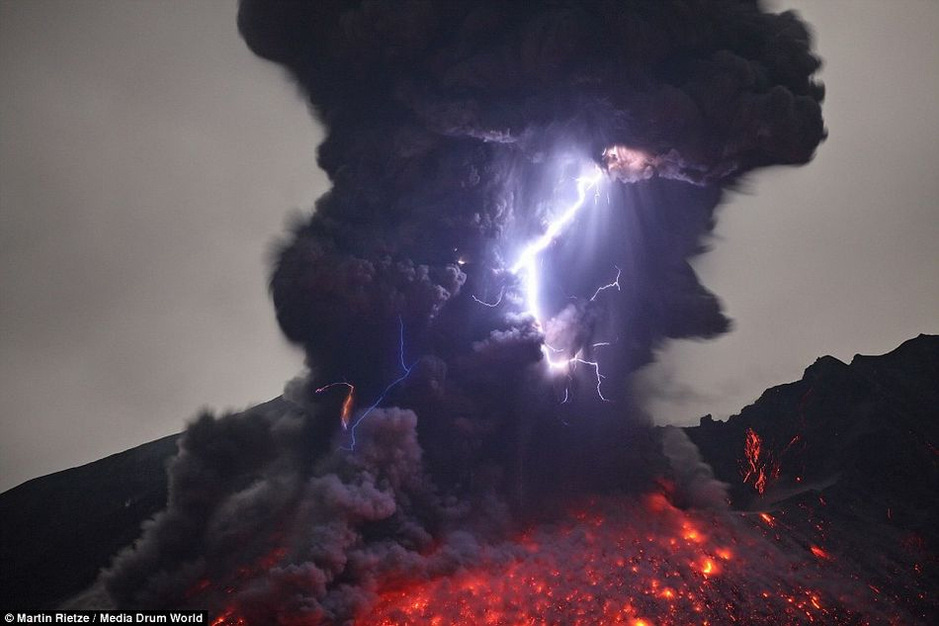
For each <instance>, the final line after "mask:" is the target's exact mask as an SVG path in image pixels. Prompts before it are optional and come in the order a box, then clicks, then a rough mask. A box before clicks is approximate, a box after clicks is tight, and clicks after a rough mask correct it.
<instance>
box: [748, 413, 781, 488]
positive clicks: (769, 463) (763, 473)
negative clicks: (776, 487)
mask: <svg viewBox="0 0 939 626" xmlns="http://www.w3.org/2000/svg"><path fill="white" fill-rule="evenodd" d="M743 454H744V459H743V463H742V467H741V470H740V474H741V475H742V476H743V482H745V483H747V484H751V485H753V488H754V489H755V490H756V492H757V493H759V494H761V495H762V494H763V492H765V491H766V488H767V487H768V486H769V484H770V482H771V481H773V480H775V479H776V478H778V477H779V463H777V462H776V461H775V460H774V459H773V457H772V455H771V453H770V452H769V451H768V450H767V449H766V448H764V446H763V440H762V439H761V438H760V436H759V435H758V434H756V431H755V430H753V429H752V428H748V429H747V433H746V439H745V440H744V444H743Z"/></svg>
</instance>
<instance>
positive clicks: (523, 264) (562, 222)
mask: <svg viewBox="0 0 939 626" xmlns="http://www.w3.org/2000/svg"><path fill="white" fill-rule="evenodd" d="M602 177H603V171H602V170H601V169H600V168H599V167H595V168H594V170H593V172H592V173H591V174H590V175H589V176H584V177H581V178H578V179H577V199H576V200H574V202H573V203H571V205H570V206H568V207H567V208H566V209H564V211H562V212H561V214H560V215H558V216H557V217H556V218H554V219H552V220H551V221H550V222H549V223H548V228H547V229H545V232H544V233H542V235H541V236H540V237H538V238H537V239H535V240H534V241H533V242H531V243H530V244H528V245H527V246H526V247H525V248H524V249H523V250H522V253H521V254H520V255H519V258H518V261H516V262H515V265H513V266H512V268H511V272H512V273H513V274H515V275H516V276H519V277H520V278H521V281H522V292H523V294H524V300H525V308H526V311H527V312H528V313H530V314H531V315H532V317H534V318H535V321H536V323H537V324H538V326H540V327H541V328H542V329H543V328H544V327H545V318H544V315H543V314H542V311H541V307H540V305H539V301H540V299H541V283H540V277H539V273H538V260H539V255H540V254H541V253H542V252H544V251H545V250H546V249H547V248H548V246H550V245H551V243H552V242H554V240H555V239H557V238H558V237H559V236H560V235H561V233H562V232H563V231H564V229H565V228H567V227H568V226H569V225H570V223H571V222H573V221H574V218H575V217H576V216H577V213H578V212H579V211H580V210H581V209H582V208H583V207H584V205H585V204H586V203H587V196H588V192H589V191H590V190H591V189H593V190H595V193H594V195H595V196H596V195H597V193H599V191H598V190H597V185H598V184H599V183H600V180H601V178H602ZM618 281H619V274H617V277H616V280H615V281H614V282H613V283H611V284H610V285H607V286H605V287H601V288H600V289H598V290H597V293H595V294H594V296H593V297H594V298H596V297H597V294H599V293H600V292H601V291H603V290H604V289H608V288H610V287H612V286H616V287H617V289H618V288H619V282H618ZM591 299H592V298H591ZM554 351H557V350H554ZM541 352H542V354H544V356H545V360H546V361H547V363H548V366H549V367H550V368H552V369H555V370H560V369H563V370H569V368H570V367H571V365H573V364H574V363H575V362H581V363H584V364H587V365H591V366H593V367H594V368H595V369H596V370H597V386H598V391H599V381H600V379H601V376H600V372H599V367H598V366H597V364H596V363H592V362H588V361H584V360H582V359H581V358H580V356H579V355H580V352H578V354H576V355H574V356H573V357H571V358H562V359H552V355H551V352H552V348H551V347H550V346H547V345H545V344H542V346H541ZM600 397H601V398H603V395H602V394H600ZM603 399H605V398H603Z"/></svg>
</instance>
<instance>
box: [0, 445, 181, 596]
mask: <svg viewBox="0 0 939 626" xmlns="http://www.w3.org/2000/svg"><path fill="white" fill-rule="evenodd" d="M178 438H179V435H170V436H168V437H163V438H162V439H157V440H156V441H151V442H150V443H145V444H143V445H140V446H137V447H136V448H131V449H130V450H125V451H124V452H120V453H118V454H114V455H111V456H109V457H106V458H104V459H101V460H99V461H95V462H93V463H89V464H87V465H82V466H81V467H75V468H72V469H68V470H64V471H61V472H56V473H55V474H49V475H48V476H42V477H40V478H34V479H33V480H30V481H27V482H25V483H23V484H21V485H19V486H18V487H14V488H13V489H10V490H9V491H7V492H5V493H3V494H0V525H2V526H0V528H2V533H0V538H2V539H0V564H2V566H0V604H2V605H3V606H6V607H17V608H19V607H23V608H44V609H49V608H52V607H53V606H55V605H56V604H57V603H58V602H59V601H60V600H63V599H65V598H66V597H68V596H69V595H71V594H74V593H76V592H78V591H80V590H82V589H84V588H85V587H87V586H88V585H89V584H90V583H91V581H92V580H94V578H95V576H97V575H98V570H99V569H101V568H102V567H104V566H105V565H107V564H108V561H109V559H110V558H111V555H113V554H114V552H116V551H117V550H119V549H120V548H121V547H123V546H125V545H127V544H128V543H130V542H132V541H133V540H134V539H136V538H137V536H138V534H139V533H140V524H141V522H143V520H145V519H148V518H149V517H151V516H153V515H154V514H155V513H156V512H157V511H159V510H160V509H162V508H163V507H165V506H166V488H167V479H166V463H167V462H168V460H169V459H170V458H171V457H172V456H173V455H174V454H175V453H176V440H177V439H178Z"/></svg>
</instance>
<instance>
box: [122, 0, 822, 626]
mask: <svg viewBox="0 0 939 626" xmlns="http://www.w3.org/2000/svg"><path fill="white" fill-rule="evenodd" d="M238 26H239V28H240V30H241V32H242V34H243V36H244V38H245V40H246V42H247V43H248V46H249V47H250V48H251V49H252V50H253V51H254V52H255V53H256V54H258V55H259V56H261V57H263V58H265V59H268V60H271V61H274V62H276V63H278V64H280V65H282V66H283V67H284V68H286V69H287V70H288V71H289V73H290V75H291V76H292V77H293V79H294V80H295V81H296V82H297V83H298V84H299V85H300V86H301V87H302V89H303V91H304V93H305V94H306V95H307V97H308V98H309V101H310V104H311V106H312V109H313V111H314V112H315V114H316V117H317V119H318V120H319V121H320V122H321V123H322V124H323V126H324V127H325V129H326V133H327V135H326V140H325V141H324V143H323V144H322V145H321V146H320V149H319V164H320V166H321V167H322V168H323V169H324V170H325V171H326V172H327V174H328V175H329V177H330V180H331V182H332V189H331V190H330V191H329V192H328V193H327V194H326V195H325V196H323V197H322V198H321V199H320V200H319V201H318V202H317V205H316V207H315V210H314V211H313V212H312V214H311V215H310V216H309V217H308V218H307V219H306V220H304V221H303V222H302V223H299V224H297V225H296V226H295V227H294V228H293V231H292V232H291V234H290V235H289V236H288V238H287V239H286V240H285V241H284V242H282V244H281V245H280V246H279V248H278V250H277V251H276V253H275V258H274V263H273V270H272V274H271V282H270V286H271V293H272V296H273V300H274V305H275V308H276V312H277V319H278V321H279V323H280V326H281V328H282V329H283V332H284V334H285V335H286V336H287V337H288V338H289V339H290V340H291V341H292V342H295V343H296V344H298V345H300V346H302V347H303V349H304V350H305V352H306V355H307V364H308V366H309V369H310V372H309V375H308V376H306V377H305V378H303V379H301V380H299V381H295V382H294V383H292V384H291V385H290V386H289V393H287V394H285V399H284V400H282V401H278V402H275V403H274V404H271V405H267V406H266V407H261V408H258V409H255V410H252V411H248V412H247V413H245V414H241V415H238V416H229V417H226V418H222V419H215V418H212V417H211V416H204V417H202V418H200V419H199V420H197V421H196V422H195V423H194V424H193V425H192V426H191V427H190V428H189V430H188V432H187V433H186V435H185V437H184V439H183V441H182V444H181V453H180V456H179V458H178V459H177V461H176V462H175V464H174V466H173V467H172V469H171V476H172V487H171V495H170V503H169V506H168V508H167V510H166V511H165V512H164V513H163V514H162V515H161V516H160V517H158V518H157V520H155V521H154V522H153V523H152V524H151V525H150V526H149V527H148V528H147V529H146V531H145V533H144V536H143V538H142V539H141V541H140V542H139V543H138V545H137V546H136V547H135V548H134V549H133V550H130V551H128V552H127V553H125V554H123V555H122V556H121V557H120V558H119V559H118V560H117V561H116V563H115V565H114V566H113V568H112V569H111V570H110V571H109V572H108V573H106V575H105V580H106V581H107V584H108V588H109V590H110V592H111V594H112V597H113V598H114V599H115V601H116V602H117V603H118V604H120V605H124V606H141V607H143V606H161V605H166V604H168V603H169V604H174V605H178V604H181V603H187V602H188V603H193V604H199V603H200V602H201V603H203V604H204V603H205V602H210V603H211V604H212V606H213V607H214V608H215V610H216V611H217V612H219V613H221V617H220V618H219V619H220V620H221V621H220V622H219V623H232V624H234V623H244V620H248V622H249V623H262V622H263V623H270V621H271V620H272V619H273V618H272V617H271V616H272V615H276V616H277V620H278V621H279V623H311V622H312V623H316V622H317V620H318V621H322V622H326V623H333V622H343V621H345V620H350V619H352V618H354V617H355V616H356V615H358V614H360V612H361V611H362V610H364V609H365V608H366V607H367V606H369V605H370V604H371V603H373V602H374V601H375V598H376V597H377V596H376V593H378V592H377V590H378V589H379V588H380V587H382V586H388V585H392V586H393V585H394V584H395V583H394V581H396V580H398V581H400V580H413V579H414V578H415V577H420V578H426V579H428V580H430V579H434V580H436V579H439V577H440V576H445V575H448V573H451V572H454V571H456V570H457V569H458V568H461V567H464V566H466V565H467V564H468V563H471V562H477V563H483V562H486V563H492V562H495V561H498V562H502V563H506V562H508V561H507V560H506V559H515V558H522V557H520V556H519V555H522V556H524V554H526V552H525V550H524V549H523V548H522V547H519V544H518V543H517V542H514V541H511V540H509V537H510V536H511V535H512V533H513V532H516V531H517V530H518V528H519V525H524V524H528V523H533V521H532V520H536V519H543V516H544V515H547V514H548V512H549V511H551V510H552V508H553V507H555V506H556V504H557V503H558V502H566V501H573V500H574V499H576V500H577V501H578V502H581V501H582V498H583V497H585V496H586V495H588V494H590V493H598V492H604V493H607V494H609V493H624V492H633V493H636V492H645V491H647V490H648V489H649V485H651V484H653V483H654V482H655V479H657V478H662V477H666V476H671V478H670V479H669V480H671V481H672V484H673V485H674V486H675V489H674V490H672V491H671V492H670V493H673V494H674V497H675V498H676V501H678V500H682V499H683V502H684V504H685V505H688V506H692V505H693V506H702V507H705V508H715V509H717V510H719V509H721V508H722V507H723V500H724V492H723V490H722V489H723V488H722V487H721V486H720V484H719V483H717V482H716V481H714V480H713V478H712V477H711V476H710V474H709V473H708V472H707V471H706V467H705V468H704V469H702V467H701V464H700V461H699V459H698V458H697V453H696V451H694V448H693V445H691V444H690V442H689V441H687V439H682V438H681V436H680V435H676V434H674V433H673V434H670V435H668V436H667V437H666V442H665V443H666V449H665V454H664V455H663V454H662V453H661V450H660V449H661V442H660V441H659V436H658V435H657V434H655V433H654V432H653V430H652V429H650V428H649V427H648V425H647V424H646V423H645V420H644V419H643V418H642V417H641V414H640V412H639V411H637V410H636V409H635V407H634V405H633V401H632V399H631V398H630V396H629V393H628V386H627V385H626V382H627V378H628V376H629V373H630V372H631V371H633V370H634V369H635V368H637V367H638V366H640V365H643V364H645V363H647V362H648V361H649V360H650V359H651V355H652V351H653V349H654V348H655V347H656V346H657V345H659V344H660V342H662V341H663V340H665V339H666V338H679V337H713V336H716V335H719V334H721V333H723V332H725V331H727V330H728V328H729V321H728V320H727V318H725V317H724V315H723V314H722V313H721V307H720V304H719V302H718V300H717V298H716V297H715V296H714V295H713V294H712V293H710V292H709V291H708V290H707V289H706V288H705V287H703V286H702V285H701V284H700V282H699V281H698V278H697V276H696V275H695V273H694V271H693V270H692V269H691V266H690V265H689V264H688V258H689V257H691V256H693V255H695V254H698V253H700V252H701V251H702V244H701V238H702V236H703V235H705V234H707V233H708V232H709V231H710V229H711V228H712V225H713V214H714V209H715V207H716V206H717V204H718V202H719V201H720V199H721V194H722V191H721V188H722V186H724V185H726V184H728V183H731V182H733V181H734V180H736V179H737V178H738V177H740V176H741V175H742V174H744V173H746V172H747V171H749V170H751V169H753V168H755V167H760V166H764V165H770V164H801V163H805V162H807V161H808V160H809V159H810V158H811V157H812V155H813V152H814V150H815V149H816V147H817V146H818V144H819V142H820V141H821V140H822V139H823V138H824V136H825V130H824V126H823V123H822V118H821V109H820V102H821V100H822V97H823V88H822V86H821V85H820V84H818V83H817V82H815V81H814V80H813V78H812V75H813V73H814V72H815V71H816V70H817V69H818V67H819V61H818V59H817V58H816V57H815V56H813V54H812V53H811V51H810V37H809V34H808V31H807V29H806V27H805V25H804V24H803V23H802V22H801V21H800V20H799V19H798V18H797V17H796V16H795V15H794V14H791V13H784V14H781V15H774V14H768V13H764V12H762V11H761V10H760V8H759V6H758V4H757V3H756V2H752V1H746V0H737V1H731V0H727V1H723V0H713V1H703V0H701V1H681V2H679V1H677V0H675V1H663V0H654V1H651V0H650V1H646V2H644V1H635V2H613V1H596V2H585V1H583V0H579V1H576V2H575V1H573V0H572V1H563V0H557V1H550V2H549V1H545V2H524V3H522V2H502V1H479V0H472V1H469V0H467V1H459V0H455V1H454V0H448V1H441V2H431V1H418V0H413V1H401V2H370V1H365V2H337V1H318V2H310V3H303V2H288V1H281V2H276V1H269V0H264V1H262V0H256V1H255V0H245V1H243V2H242V4H241V7H240V12H239V21H238ZM659 482H661V481H659ZM614 508H615V506H614ZM638 508H639V507H638V505H635V506H633V505H630V506H625V505H624V508H623V510H628V511H634V510H638ZM565 510H567V509H566V508H565ZM513 529H514V530H513ZM500 542H501V543H500ZM498 546H502V547H498ZM238 620H242V621H241V622H239V621H238Z"/></svg>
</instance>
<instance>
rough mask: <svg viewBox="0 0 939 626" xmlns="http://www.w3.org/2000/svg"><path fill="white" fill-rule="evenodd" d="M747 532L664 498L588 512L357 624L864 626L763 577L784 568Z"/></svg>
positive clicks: (802, 580) (530, 534)
mask: <svg viewBox="0 0 939 626" xmlns="http://www.w3.org/2000/svg"><path fill="white" fill-rule="evenodd" d="M748 528H751V527H749V526H746V525H745V524H743V523H742V520H741V519H740V518H739V517H726V518H724V519H721V516H720V515H719V514H706V513H701V512H695V513H692V512H688V511H682V510H679V509H676V508H675V507H673V506H672V505H671V504H670V503H669V502H668V501H667V500H666V499H665V498H664V497H663V496H661V495H653V496H648V497H647V498H646V499H645V500H644V501H642V502H641V503H640V502H636V501H627V500H604V501H592V502H590V503H589V504H587V505H586V506H585V507H584V508H583V509H579V510H576V511H573V512H571V513H570V514H569V515H568V516H566V517H565V518H564V519H562V520H560V521H557V522H555V523H551V524H544V525H540V526H538V527H534V528H532V529H529V530H527V531H525V532H523V533H522V534H521V536H519V537H517V538H516V539H515V541H513V542H509V543H506V544H503V545H501V546H494V547H493V548H492V549H491V550H490V551H489V552H488V553H487V555H486V556H485V558H484V559H483V560H482V562H480V563H479V564H477V565H476V566H473V567H469V568H467V569H464V570H461V571H460V572H458V573H457V574H456V575H454V576H451V577H448V578H439V579H432V580H415V581H413V582H409V583H404V584H401V583H397V584H392V585H389V587H388V588H387V589H385V590H384V591H382V592H381V593H380V595H379V599H378V602H377V603H376V605H375V606H374V607H373V608H372V610H371V611H369V612H367V614H365V615H362V616H361V617H360V618H358V619H356V624H368V625H373V626H393V625H394V626H398V625H408V624H413V625H417V624H422V625H423V624H431V625H441V626H442V625H445V624H469V623H475V624H485V625H492V626H497V625H503V624H505V625H508V624H570V625H572V626H579V625H588V624H590V625H593V624H623V625H630V626H635V625H637V624H646V625H648V626H652V625H655V626H663V625H676V626H677V625H683V626H684V625H686V624H709V625H716V624H729V623H741V624H793V623H810V622H816V623H826V624H848V623H852V624H853V623H863V622H858V621H857V620H858V617H859V616H858V615H857V614H856V613H853V612H852V611H851V610H849V609H846V608H844V606H843V605H842V604H840V602H839V599H837V598H833V597H826V596H825V595H824V594H822V593H821V592H819V591H816V590H814V589H812V588H811V587H809V586H807V582H806V581H807V580H809V578H808V577H806V576H800V577H794V576H793V577H789V578H787V577H786V574H785V573H784V572H783V573H781V575H780V576H778V577H774V578H773V579H767V578H766V577H765V576H763V575H760V574H758V573H757V572H759V571H766V570H767V568H766V567H765V562H766V561H767V560H770V561H772V560H775V559H779V563H782V562H784V561H785V558H784V557H783V556H782V555H781V554H776V553H774V551H773V549H772V548H771V547H768V546H767V545H761V542H760V541H759V540H756V539H755V537H754V535H753V534H752V533H751V532H749V531H748V530H746V529H748ZM704 529H707V531H705V530H704ZM731 546H733V548H732V547H731ZM738 554H746V555H748V557H747V558H742V557H738V556H736V555H738ZM761 561H762V562H763V563H761ZM780 569H782V570H785V569H786V568H780Z"/></svg>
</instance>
